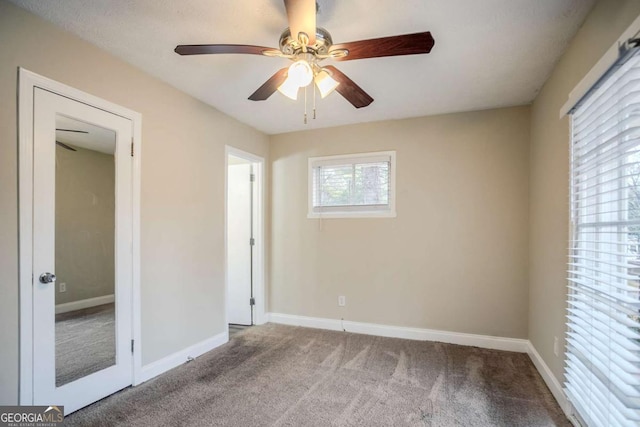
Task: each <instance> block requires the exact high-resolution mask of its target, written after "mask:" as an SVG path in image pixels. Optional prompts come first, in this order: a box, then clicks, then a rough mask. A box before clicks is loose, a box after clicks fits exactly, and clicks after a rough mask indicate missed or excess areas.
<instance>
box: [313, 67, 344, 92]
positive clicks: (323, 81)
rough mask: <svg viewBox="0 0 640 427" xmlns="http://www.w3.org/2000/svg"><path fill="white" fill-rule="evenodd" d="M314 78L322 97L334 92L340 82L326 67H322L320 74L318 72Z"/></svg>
mask: <svg viewBox="0 0 640 427" xmlns="http://www.w3.org/2000/svg"><path fill="white" fill-rule="evenodd" d="M314 80H315V83H316V87H317V88H318V91H320V96H321V97H322V98H324V97H325V96H327V95H329V94H330V93H331V92H333V91H334V90H335V89H336V88H337V87H338V85H339V84H340V83H339V82H338V81H336V80H335V79H334V78H333V77H331V74H329V72H328V71H327V70H325V69H324V68H323V69H321V70H320V71H319V72H318V74H316V77H315V79H314Z"/></svg>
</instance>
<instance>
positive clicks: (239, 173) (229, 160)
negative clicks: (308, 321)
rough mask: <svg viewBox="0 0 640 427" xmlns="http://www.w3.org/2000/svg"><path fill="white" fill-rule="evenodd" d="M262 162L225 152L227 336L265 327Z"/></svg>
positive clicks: (243, 155) (258, 159) (240, 153)
mask: <svg viewBox="0 0 640 427" xmlns="http://www.w3.org/2000/svg"><path fill="white" fill-rule="evenodd" d="M263 170H264V160H263V159H262V158H260V157H258V156H255V155H253V154H250V153H246V152H244V151H241V150H237V149H234V148H232V147H227V149H226V227H225V229H226V233H225V234H226V280H227V286H226V289H227V297H226V311H227V323H228V324H229V325H230V326H229V334H230V336H232V335H234V334H235V333H237V332H239V331H241V330H242V329H243V328H244V327H247V326H251V325H254V324H260V323H264V321H263V317H264V287H263V280H264V274H263V265H264V263H263V259H264V257H263V253H264V238H263V236H264V233H263V226H264V221H263V181H264V176H263Z"/></svg>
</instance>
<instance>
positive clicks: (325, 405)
mask: <svg viewBox="0 0 640 427" xmlns="http://www.w3.org/2000/svg"><path fill="white" fill-rule="evenodd" d="M65 421H66V425H79V426H80V425H81V426H88V425H91V426H107V425H126V426H154V427H155V426H330V425H335V426H434V427H435V426H510V427H512V426H554V425H559V426H570V425H571V424H570V423H569V422H568V420H567V419H566V418H565V417H564V415H563V414H562V412H561V410H560V408H559V407H558V405H557V404H556V403H555V401H554V399H553V397H552V396H551V393H550V392H549V390H548V389H547V388H546V386H545V385H544V383H543V381H542V379H541V377H540V375H539V374H538V373H537V371H536V370H535V368H534V366H533V364H532V363H531V361H530V360H529V358H528V356H527V355H526V354H520V353H510V352H504V351H495V350H485V349H480V348H475V347H464V346H457V345H450V344H442V343H434V342H423V341H410V340H402V339H393V338H380V337H373V336H367V335H358V334H352V333H346V332H334V331H323V330H316V329H308V328H298V327H291V326H283V325H274V324H267V325H262V326H254V327H251V328H247V329H246V330H244V331H242V332H240V333H238V334H237V335H235V336H234V338H233V339H232V340H231V341H230V342H229V343H228V344H226V345H224V346H221V347H220V348H218V349H216V350H213V351H211V352H209V353H207V354H205V355H203V356H201V357H199V358H198V359H196V360H195V361H193V362H190V363H187V364H185V365H183V366H180V367H178V368H176V369H174V370H172V371H171V372H168V373H166V374H164V375H162V376H160V377H158V378H155V379H153V380H151V381H149V382H147V383H145V384H142V385H140V386H138V387H135V388H129V389H126V390H123V391H121V392H119V393H116V394H115V395H113V396H111V397H108V398H106V399H103V400H102V401H100V402H97V403H95V404H93V405H91V406H89V407H87V408H85V409H82V410H80V411H78V412H76V413H74V414H71V415H70V416H69V417H68V418H67V419H66V420H65Z"/></svg>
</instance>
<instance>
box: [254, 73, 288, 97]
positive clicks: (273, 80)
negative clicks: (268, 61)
mask: <svg viewBox="0 0 640 427" xmlns="http://www.w3.org/2000/svg"><path fill="white" fill-rule="evenodd" d="M287 71H288V68H283V69H282V70H278V71H277V72H276V73H275V74H274V75H273V76H271V77H270V78H269V80H267V81H266V82H264V84H263V85H262V86H260V87H259V88H258V90H256V91H255V92H253V93H252V94H251V96H250V97H249V99H250V100H251V101H264V100H266V99H267V98H269V97H270V96H271V95H273V93H274V92H275V91H276V90H278V87H279V86H280V85H281V84H282V83H283V82H284V81H285V80H286V78H287Z"/></svg>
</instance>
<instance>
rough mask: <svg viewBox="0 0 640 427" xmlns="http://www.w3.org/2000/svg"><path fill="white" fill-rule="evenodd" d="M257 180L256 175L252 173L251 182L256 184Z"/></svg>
mask: <svg viewBox="0 0 640 427" xmlns="http://www.w3.org/2000/svg"><path fill="white" fill-rule="evenodd" d="M255 180H256V174H254V173H252V174H250V175H249V181H251V182H254V181H255Z"/></svg>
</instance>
